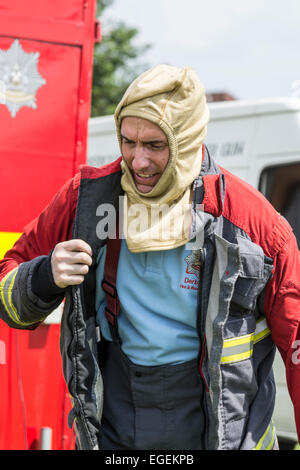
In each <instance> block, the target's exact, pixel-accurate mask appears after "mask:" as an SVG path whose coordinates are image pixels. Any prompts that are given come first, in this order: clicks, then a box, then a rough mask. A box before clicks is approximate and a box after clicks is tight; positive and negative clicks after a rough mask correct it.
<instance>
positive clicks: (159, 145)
mask: <svg viewBox="0 0 300 470" xmlns="http://www.w3.org/2000/svg"><path fill="white" fill-rule="evenodd" d="M121 139H122V156H123V158H124V160H125V162H126V163H127V165H128V167H129V168H130V170H131V173H132V176H133V179H134V182H135V185H136V187H137V189H138V190H139V191H140V192H141V193H149V192H150V191H151V190H152V189H153V188H154V186H155V185H156V183H157V182H158V180H159V179H160V177H161V175H162V174H163V172H164V170H165V168H166V166H167V163H168V161H169V156H170V153H169V145H168V139H167V137H166V135H165V133H164V132H163V131H162V130H161V128H160V127H159V126H157V125H156V124H154V123H152V122H150V121H147V120H146V119H141V118H136V117H125V118H124V119H123V120H122V124H121Z"/></svg>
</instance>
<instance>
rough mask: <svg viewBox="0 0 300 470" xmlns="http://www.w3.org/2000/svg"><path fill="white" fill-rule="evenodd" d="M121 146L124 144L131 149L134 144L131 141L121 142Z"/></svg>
mask: <svg viewBox="0 0 300 470" xmlns="http://www.w3.org/2000/svg"><path fill="white" fill-rule="evenodd" d="M122 144H125V145H126V146H127V147H133V146H134V145H135V142H133V141H131V140H122Z"/></svg>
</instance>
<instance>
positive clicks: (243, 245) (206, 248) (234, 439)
mask: <svg viewBox="0 0 300 470" xmlns="http://www.w3.org/2000/svg"><path fill="white" fill-rule="evenodd" d="M120 160H121V159H118V160H117V161H115V162H113V163H111V164H108V165H106V166H104V167H102V168H99V169H96V168H93V167H89V166H85V167H83V168H82V169H81V170H80V172H79V173H78V174H77V175H76V176H75V177H74V178H72V179H71V180H70V181H68V182H67V183H66V184H65V185H64V186H63V188H62V189H61V190H60V191H59V192H58V193H57V194H56V196H55V197H54V198H53V200H52V201H51V202H50V204H49V205H48V206H47V207H46V208H45V209H44V210H43V211H42V213H41V214H40V215H39V217H37V218H36V219H35V220H34V221H33V222H31V223H30V224H29V225H28V226H27V227H26V228H25V230H24V233H23V235H22V236H21V237H20V239H19V240H18V241H17V242H16V244H15V245H14V247H13V248H12V249H11V250H10V251H9V252H7V254H6V256H5V258H4V259H3V260H2V261H1V262H0V300H1V302H0V314H1V318H2V319H3V320H4V321H5V322H6V323H7V324H8V325H10V326H11V327H13V328H21V329H30V328H35V327H37V326H38V325H39V324H40V323H41V322H42V321H43V319H45V318H46V317H47V315H48V314H49V313H50V312H51V311H52V310H53V309H54V308H56V307H57V306H58V305H59V304H60V303H61V301H62V298H65V302H64V313H63V317H62V323H61V354H62V358H63V370H64V375H65V379H66V382H67V385H68V388H69V391H70V394H71V397H72V402H73V409H72V411H71V413H70V425H71V424H72V422H73V421H74V422H75V428H76V433H77V438H78V445H79V447H80V448H81V449H98V448H99V442H100V439H101V415H102V407H103V382H102V378H101V367H100V366H99V348H98V338H97V334H96V315H95V289H96V258H97V253H98V250H99V249H100V247H102V246H103V245H104V244H105V243H106V242H107V239H103V237H102V239H100V238H99V237H98V236H97V224H98V223H99V217H100V216H99V210H98V208H99V207H100V206H101V205H102V204H110V205H112V206H113V207H115V208H116V209H117V208H118V204H119V197H120V196H121V195H122V189H121V185H120V178H121V168H120ZM193 194H194V196H193V211H194V213H195V214H196V213H197V210H198V208H199V207H201V208H202V209H204V243H203V246H202V247H201V249H200V250H201V253H200V256H199V259H200V260H201V269H200V283H199V296H198V308H197V325H198V333H199V336H200V342H201V352H200V354H199V371H200V374H201V377H202V380H203V385H204V387H205V397H204V400H203V403H202V406H203V410H204V414H205V419H206V423H205V428H206V433H205V448H206V449H272V448H275V447H276V435H275V429H274V426H273V423H272V414H273V408H274V399H275V385H274V379H273V373H272V363H273V359H274V354H275V345H276V346H277V347H278V349H279V351H280V353H281V355H282V358H283V360H284V362H285V365H286V371H287V383H288V387H289V392H290V395H291V398H292V401H293V404H294V408H295V417H296V424H297V429H298V434H299V431H300V369H299V368H300V366H299V364H298V363H299V361H297V360H294V359H295V357H297V356H295V351H296V350H295V345H298V341H299V340H300V332H299V318H300V305H299V304H300V302H299V291H300V287H299V286H300V281H299V279H300V259H299V251H298V248H297V244H296V240H295V237H294V235H293V233H292V229H291V227H290V226H289V224H288V223H287V222H286V221H285V219H284V218H283V217H282V216H280V214H278V213H277V212H276V211H275V210H274V208H273V207H272V206H271V205H270V204H269V203H268V202H267V201H266V200H265V198H264V197H263V196H262V195H261V194H260V193H259V192H258V191H256V190H255V189H254V188H252V187H251V186H249V185H248V184H246V183H245V182H242V181H241V180H239V179H238V178H237V177H235V176H233V175H232V174H230V173H229V172H227V171H225V170H224V169H222V168H220V167H219V166H217V165H216V164H215V162H214V161H213V160H212V159H211V158H210V156H209V154H208V152H207V150H206V151H205V156H204V160H203V165H202V169H201V173H200V175H199V177H198V178H197V180H196V181H195V184H194V193H193ZM194 220H195V219H194ZM202 229H203V227H202ZM71 238H80V239H83V240H85V241H86V242H87V243H88V244H89V245H90V246H91V247H92V250H93V265H92V266H91V268H90V270H89V273H88V274H87V275H86V277H85V281H84V282H83V283H82V284H81V285H78V286H72V287H69V288H68V289H67V290H66V291H65V292H64V293H63V296H61V295H57V296H55V297H54V298H53V299H52V300H51V301H49V302H45V301H43V300H41V299H40V298H39V297H38V296H37V295H36V294H35V293H34V292H33V290H32V282H31V281H32V276H33V273H34V271H35V269H36V268H37V266H38V265H39V263H41V261H42V260H43V259H45V257H47V256H50V255H49V253H51V250H53V248H54V247H55V245H56V244H57V243H58V242H61V241H64V240H68V239H71ZM100 349H101V348H100Z"/></svg>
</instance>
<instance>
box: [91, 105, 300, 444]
mask: <svg viewBox="0 0 300 470" xmlns="http://www.w3.org/2000/svg"><path fill="white" fill-rule="evenodd" d="M209 108H210V122H209V125H208V133H207V137H206V144H207V146H208V148H209V151H210V153H211V155H212V156H213V157H214V158H215V160H216V161H217V163H219V164H220V165H221V166H223V167H224V168H226V169H228V170H229V171H231V172H232V173H235V174H236V175H237V176H239V177H240V178H242V179H244V180H245V181H247V182H248V183H250V184H252V185H253V186H254V187H256V188H258V189H259V190H260V191H261V192H262V193H263V194H264V195H265V196H266V197H267V198H268V199H269V200H270V201H271V203H272V204H273V205H274V207H275V208H276V209H277V210H278V212H280V213H281V214H282V215H283V216H284V217H286V219H287V220H288V221H289V223H290V224H291V225H292V227H293V229H294V232H295V234H296V237H297V240H298V246H299V247H300V99H299V98H296V97H295V98H276V99H265V100H257V101H226V102H220V103H210V104H209ZM119 155H120V150H119V146H118V141H117V137H116V134H115V127H114V120H113V116H104V117H97V118H91V119H90V121H89V138H88V163H89V164H90V165H93V166H101V165H104V164H105V163H108V162H109V161H112V160H114V159H116V158H117V157H118V156H119ZM274 373H275V378H276V384H277V398H276V406H275V413H274V423H275V426H276V429H277V434H278V436H279V439H280V441H281V448H288V447H293V446H294V444H295V443H296V442H297V434H296V427H295V421H294V411H293V406H292V403H291V400H290V398H289V395H288V391H287V386H286V379H285V370H284V366H283V362H282V359H281V357H280V356H279V354H277V356H276V359H275V364H274Z"/></svg>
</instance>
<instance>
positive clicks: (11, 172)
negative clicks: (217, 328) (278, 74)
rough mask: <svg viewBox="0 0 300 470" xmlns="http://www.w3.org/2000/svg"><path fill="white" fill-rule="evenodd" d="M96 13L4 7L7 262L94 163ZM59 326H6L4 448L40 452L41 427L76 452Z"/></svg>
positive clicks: (2, 170) (48, 3) (2, 187)
mask: <svg viewBox="0 0 300 470" xmlns="http://www.w3.org/2000/svg"><path fill="white" fill-rule="evenodd" d="M95 11H96V0H43V1H41V0H26V2H24V0H14V1H11V0H0V123H1V125H0V159H1V164H0V181H1V184H0V200H1V204H0V258H2V257H3V255H4V254H5V252H6V251H7V250H8V249H9V248H10V247H11V246H12V244H13V242H14V241H15V239H17V238H18V237H19V236H20V234H21V233H22V232H23V229H24V226H25V225H26V224H27V223H28V222H29V221H31V220H32V219H33V218H34V217H36V216H37V215H38V214H39V213H40V211H41V210H42V209H43V208H44V206H45V205H46V204H47V203H48V202H49V201H50V199H51V198H52V196H53V195H54V194H55V193H56V191H57V190H58V189H59V188H60V187H61V186H62V185H63V183H64V182H65V181H66V180H67V179H69V178H71V177H72V176H73V175H74V174H75V172H76V171H77V170H78V166H79V165H80V164H82V163H85V162H86V148H87V127H88V118H89V115H90V101H91V86H92V63H93V48H94V42H95V40H99V37H97V36H99V26H98V23H96V21H95ZM59 327H60V325H59V324H56V325H54V324H52V325H42V326H41V327H39V328H38V329H37V330H35V331H34V332H26V331H17V332H16V331H14V332H12V331H10V330H9V329H8V328H7V326H6V325H5V324H4V323H3V322H2V321H0V391H1V392H0V395H1V400H0V449H5V448H6V449H23V448H30V447H32V448H33V447H34V446H35V445H36V444H33V442H37V441H38V438H39V437H38V435H39V430H40V429H41V428H43V427H49V428H51V429H52V431H53V433H52V448H56V449H60V448H66V446H67V445H69V444H66V442H67V441H68V442H69V440H68V432H69V431H67V430H66V427H65V421H66V419H65V414H66V411H67V408H68V406H69V401H68V400H69V398H68V400H67V401H66V398H65V395H66V390H65V384H64V381H63V378H62V371H61V359H60V354H59V344H58V342H59V341H58V337H59ZM47 364H48V366H47ZM47 368H48V370H47ZM41 381H43V383H41ZM62 413H63V416H62Z"/></svg>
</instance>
